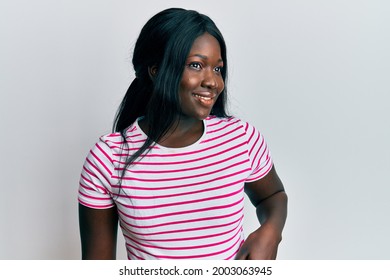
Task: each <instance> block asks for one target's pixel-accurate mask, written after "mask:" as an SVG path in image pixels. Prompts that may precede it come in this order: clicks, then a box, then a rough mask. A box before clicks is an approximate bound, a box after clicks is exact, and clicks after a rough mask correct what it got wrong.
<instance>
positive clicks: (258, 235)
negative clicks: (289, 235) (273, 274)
mask: <svg viewBox="0 0 390 280" xmlns="http://www.w3.org/2000/svg"><path fill="white" fill-rule="evenodd" d="M281 240H282V238H281V235H280V233H278V232H276V231H275V230H274V229H273V228H272V226H268V225H267V224H264V225H262V226H261V227H260V228H259V229H257V230H256V231H254V232H252V233H251V234H250V235H249V236H248V238H247V239H246V240H245V242H244V244H242V246H241V248H240V250H239V251H238V253H237V255H236V260H275V259H276V254H277V251H278V245H279V243H280V241H281Z"/></svg>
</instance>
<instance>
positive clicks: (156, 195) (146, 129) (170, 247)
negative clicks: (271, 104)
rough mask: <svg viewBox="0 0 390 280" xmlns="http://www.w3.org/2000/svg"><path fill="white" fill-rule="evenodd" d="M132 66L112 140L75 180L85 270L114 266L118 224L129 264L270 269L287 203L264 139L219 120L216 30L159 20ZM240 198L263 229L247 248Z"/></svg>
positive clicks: (103, 142) (204, 23) (221, 76)
mask: <svg viewBox="0 0 390 280" xmlns="http://www.w3.org/2000/svg"><path fill="white" fill-rule="evenodd" d="M133 65H134V69H135V73H136V78H135V79H134V81H133V82H132V84H131V85H130V87H129V89H128V91H127V93H126V95H125V97H124V99H123V101H122V103H121V105H120V108H119V110H118V113H117V116H116V118H115V124H114V131H115V132H114V133H112V134H109V135H105V136H102V137H101V138H100V140H99V141H98V142H97V144H96V145H95V146H94V147H93V148H92V150H91V151H90V153H89V155H88V157H87V159H86V161H85V164H84V167H83V170H82V174H81V179H80V188H79V220H80V233H81V243H82V258H83V259H114V258H115V257H116V252H115V250H116V237H117V228H118V221H119V224H120V227H121V229H122V232H123V235H124V238H125V240H126V248H127V255H128V258H129V259H275V258H276V253H277V248H278V244H279V242H280V241H281V236H282V230H283V227H284V223H285V220H286V215H287V196H286V194H285V192H284V187H283V185H282V183H281V181H280V179H279V177H278V175H277V173H276V171H275V168H274V165H273V162H272V160H271V157H270V153H269V150H268V147H267V144H266V142H265V140H264V138H263V136H262V135H261V134H260V133H259V132H258V130H257V129H255V128H254V127H253V126H251V125H250V124H248V123H247V122H244V121H242V120H240V119H238V118H235V117H230V116H228V115H227V113H226V111H225V102H226V86H225V82H226V75H227V59H226V46H225V42H224V39H223V37H222V35H221V33H220V31H219V30H218V28H217V27H216V26H215V24H214V22H213V21H212V20H211V19H210V18H208V17H207V16H205V15H202V14H199V13H198V12H196V11H189V10H184V9H176V8H174V9H167V10H164V11H162V12H160V13H158V14H157V15H155V16H154V17H152V18H151V19H150V20H149V21H148V22H147V23H146V25H145V26H144V27H143V29H142V31H141V33H140V35H139V38H138V40H137V42H136V45H135V49H134V55H133ZM244 192H245V193H246V194H247V195H248V197H249V198H250V200H251V202H252V203H253V204H254V205H255V206H256V212H257V217H258V220H259V222H260V224H261V226H260V227H259V228H258V229H257V230H256V231H254V232H253V233H251V234H250V235H249V236H248V237H247V238H245V235H244V233H243V217H244V212H243V207H244Z"/></svg>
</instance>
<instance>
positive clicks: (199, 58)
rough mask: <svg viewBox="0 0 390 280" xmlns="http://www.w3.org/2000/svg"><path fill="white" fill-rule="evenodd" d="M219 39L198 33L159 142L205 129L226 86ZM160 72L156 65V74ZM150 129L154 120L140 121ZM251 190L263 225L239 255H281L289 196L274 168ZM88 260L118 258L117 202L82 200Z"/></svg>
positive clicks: (184, 140) (174, 143) (185, 138)
mask: <svg viewBox="0 0 390 280" xmlns="http://www.w3.org/2000/svg"><path fill="white" fill-rule="evenodd" d="M221 67H223V61H222V59H221V54H220V47H219V43H218V41H217V40H216V39H215V38H214V37H212V36H211V35H210V34H208V33H205V34H204V35H202V36H200V37H198V38H197V39H196V40H195V42H194V44H193V46H192V48H191V50H190V53H189V55H188V59H187V61H186V66H185V69H184V72H183V77H182V81H181V83H180V90H179V96H180V100H181V107H182V112H181V114H180V115H178V117H177V119H176V120H175V121H174V123H173V125H172V126H171V128H170V129H169V130H168V131H167V133H166V134H165V135H164V136H163V137H162V139H160V140H159V141H158V144H160V145H163V146H165V147H173V148H180V147H185V146H188V145H191V144H193V143H195V142H196V141H197V140H198V139H199V138H200V137H201V136H202V134H203V131H204V127H203V119H205V118H206V117H207V116H208V115H209V114H210V112H211V109H212V106H213V105H214V103H215V101H216V100H217V98H218V96H219V94H220V93H221V92H222V90H223V88H224V81H223V79H222V76H221ZM156 73H158V69H157V68H156V67H151V68H150V73H149V74H150V75H151V77H152V78H153V76H154V75H156ZM139 126H140V127H141V129H142V130H143V131H144V132H145V133H146V134H148V120H147V119H146V118H144V119H142V120H141V121H140V122H139ZM245 192H246V194H247V195H248V197H249V199H250V200H251V202H252V203H253V205H254V206H255V207H256V213H257V217H258V220H259V222H260V224H261V226H260V227H259V228H258V229H257V230H256V231H254V232H253V233H251V234H250V235H249V236H248V238H247V239H246V241H245V242H244V244H243V245H242V246H241V249H240V250H239V252H238V254H237V255H236V259H240V260H241V259H275V258H276V254H277V249H278V245H279V243H280V241H281V239H282V230H283V227H284V223H285V220H286V216H287V196H286V194H285V192H284V187H283V184H282V182H281V181H280V179H279V177H278V175H277V173H276V170H275V168H274V167H272V169H271V170H270V171H269V173H268V174H267V175H266V176H265V177H263V178H262V179H260V180H258V181H256V182H252V183H247V184H245ZM79 221H80V235H81V243H82V258H83V259H115V257H116V240H117V231H118V213H117V209H116V207H113V208H110V209H91V208H88V207H85V206H83V205H79Z"/></svg>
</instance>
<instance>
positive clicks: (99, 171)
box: [78, 140, 114, 209]
mask: <svg viewBox="0 0 390 280" xmlns="http://www.w3.org/2000/svg"><path fill="white" fill-rule="evenodd" d="M113 171H114V165H113V160H112V156H111V150H110V148H109V147H108V146H107V144H106V143H105V142H103V141H101V140H100V141H99V142H98V143H96V145H95V146H94V147H93V148H92V149H91V150H90V152H89V154H88V155H87V158H86V159H85V162H84V166H83V169H82V171H81V176H80V183H79V194H78V201H79V203H80V204H82V205H84V206H86V207H89V208H96V209H105V208H110V207H113V206H114V200H113V199H112V195H111V194H112V174H113Z"/></svg>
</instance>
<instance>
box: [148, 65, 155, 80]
mask: <svg viewBox="0 0 390 280" xmlns="http://www.w3.org/2000/svg"><path fill="white" fill-rule="evenodd" d="M148 72H149V77H150V79H152V81H154V78H155V77H156V75H157V66H156V65H153V66H152V67H148Z"/></svg>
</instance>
